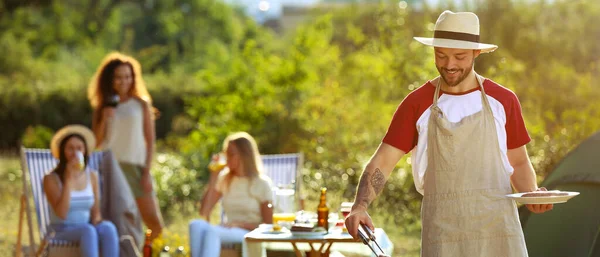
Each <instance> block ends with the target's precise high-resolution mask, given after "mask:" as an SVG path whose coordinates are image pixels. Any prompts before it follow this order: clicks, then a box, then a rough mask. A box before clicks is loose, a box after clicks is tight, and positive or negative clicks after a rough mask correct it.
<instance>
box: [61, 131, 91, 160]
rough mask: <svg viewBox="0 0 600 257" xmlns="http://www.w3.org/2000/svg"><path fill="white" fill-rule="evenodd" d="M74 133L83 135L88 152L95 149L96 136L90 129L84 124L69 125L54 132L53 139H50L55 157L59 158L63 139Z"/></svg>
mask: <svg viewBox="0 0 600 257" xmlns="http://www.w3.org/2000/svg"><path fill="white" fill-rule="evenodd" d="M73 134H77V135H80V136H81V137H83V139H84V140H85V143H86V145H87V152H88V154H90V153H91V152H92V151H93V150H94V147H96V137H95V136H94V133H93V132H92V131H91V130H90V129H88V128H87V127H85V126H82V125H68V126H65V127H63V128H61V129H60V130H59V131H58V132H56V134H54V136H53V137H52V141H50V151H51V152H52V155H54V158H56V159H58V158H59V155H60V143H61V142H62V141H63V139H65V137H67V136H69V135H73Z"/></svg>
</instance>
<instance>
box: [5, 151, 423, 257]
mask: <svg viewBox="0 0 600 257" xmlns="http://www.w3.org/2000/svg"><path fill="white" fill-rule="evenodd" d="M0 188H1V191H0V201H1V202H2V204H1V205H0V219H2V222H0V231H2V233H0V257H9V256H13V254H14V248H15V243H16V241H17V231H18V222H19V217H18V215H19V207H20V205H19V197H20V195H21V192H22V190H21V188H22V182H21V172H20V163H19V159H18V157H17V156H6V155H4V156H0ZM306 206H307V208H310V207H311V206H317V204H316V203H310V202H307V203H306ZM332 206H333V205H332ZM31 209H32V212H33V217H32V222H33V224H34V237H35V241H36V243H39V242H38V240H37V234H36V233H37V221H36V220H35V211H34V208H33V206H32V208H31ZM218 209H219V208H218V206H217V208H215V211H214V212H213V213H212V215H211V219H212V220H213V221H217V222H218V219H219V212H218ZM385 215H386V214H385V210H381V211H378V210H374V211H373V218H374V220H376V221H377V220H393V219H389V218H388V217H385ZM195 218H197V215H196V214H195V212H193V211H186V212H184V213H181V214H180V215H179V216H177V217H173V218H171V219H170V221H167V229H166V231H165V233H164V236H163V239H162V240H163V242H164V243H167V244H168V245H169V246H171V247H172V248H173V247H175V248H176V247H177V246H184V247H185V249H186V252H187V250H188V224H189V222H190V221H191V220H193V219H195ZM24 222H26V220H24ZM377 226H378V227H383V228H385V230H386V233H387V234H388V236H389V237H390V239H391V240H392V242H393V244H394V256H406V257H417V256H419V250H420V246H419V244H420V243H419V242H420V239H419V235H418V233H417V234H414V233H413V234H406V233H404V232H403V231H404V229H401V226H402V225H401V224H377ZM23 233H24V234H23V237H22V240H23V245H29V239H28V236H27V233H28V232H27V229H26V224H24V231H23ZM163 242H156V243H157V244H161V245H162V244H163ZM365 247H366V246H365Z"/></svg>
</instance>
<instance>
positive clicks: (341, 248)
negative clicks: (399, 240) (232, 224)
mask: <svg viewBox="0 0 600 257" xmlns="http://www.w3.org/2000/svg"><path fill="white" fill-rule="evenodd" d="M331 233H340V231H333V232H331ZM375 238H377V240H376V241H377V243H378V244H379V246H381V248H382V249H383V250H384V251H385V253H386V254H387V255H390V256H391V255H392V253H393V250H394V245H393V244H392V241H391V240H390V238H389V237H388V236H387V234H386V233H385V231H384V230H383V229H381V228H376V229H375ZM371 244H372V247H373V249H375V250H377V251H379V249H378V248H377V246H376V245H375V244H374V243H371ZM296 245H297V246H298V249H300V250H301V251H310V246H309V245H308V243H296ZM262 246H263V247H264V248H266V249H269V250H277V251H290V252H293V251H294V248H293V247H292V244H291V243H289V242H269V243H262ZM242 249H244V251H242V256H243V257H259V256H250V255H251V254H249V253H248V251H247V250H246V249H248V248H247V245H246V241H244V242H243V247H242ZM329 251H330V252H336V251H337V252H340V253H342V254H350V253H351V254H353V255H357V254H359V255H361V256H372V257H377V256H376V255H375V254H373V252H372V251H371V249H369V247H368V246H366V245H364V244H363V243H362V242H356V243H333V245H332V246H331V248H330V249H329ZM262 252H263V254H262V257H266V256H265V255H266V254H265V253H266V251H262Z"/></svg>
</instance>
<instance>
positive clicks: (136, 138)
mask: <svg viewBox="0 0 600 257" xmlns="http://www.w3.org/2000/svg"><path fill="white" fill-rule="evenodd" d="M88 98H89V100H90V103H91V105H92V108H93V110H94V115H93V120H92V128H93V130H94V134H95V135H96V140H97V142H99V143H100V147H102V148H107V149H110V150H111V151H112V152H113V153H114V154H115V157H116V159H117V160H118V161H119V166H120V167H121V169H122V170H123V174H124V175H125V178H126V179H127V182H128V184H129V187H130V188H131V191H132V192H133V194H134V197H135V199H136V202H137V206H138V209H139V211H140V214H141V216H142V219H143V221H144V223H145V224H146V226H147V227H148V228H149V229H151V230H152V236H151V238H152V239H153V238H155V237H157V236H158V235H159V234H160V233H161V231H162V228H163V222H162V216H161V214H160V210H159V209H158V200H157V199H156V196H155V194H154V191H153V188H152V187H153V186H152V177H151V174H150V166H151V164H152V155H153V152H154V141H155V125H154V115H153V110H154V108H153V107H152V98H151V97H150V94H149V93H148V90H147V89H146V85H145V84H144V80H143V79H142V71H141V67H140V64H139V62H138V61H137V60H135V59H134V58H132V57H130V56H126V55H123V54H120V53H111V54H109V55H108V56H106V57H105V58H104V60H103V61H102V64H101V65H100V67H99V68H98V70H97V71H96V74H95V75H94V77H93V78H92V81H91V82H90V85H89V87H88Z"/></svg>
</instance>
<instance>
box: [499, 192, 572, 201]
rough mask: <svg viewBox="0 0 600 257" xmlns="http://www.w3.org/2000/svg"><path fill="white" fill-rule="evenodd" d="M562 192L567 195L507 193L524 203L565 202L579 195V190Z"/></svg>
mask: <svg viewBox="0 0 600 257" xmlns="http://www.w3.org/2000/svg"><path fill="white" fill-rule="evenodd" d="M560 192H561V193H567V195H553V196H535V197H522V195H524V194H527V193H531V192H524V193H515V194H509V195H506V197H508V198H510V199H513V200H515V201H517V202H520V203H523V204H551V203H552V204H554V203H564V202H567V201H568V200H569V199H571V198H573V197H575V196H577V195H579V192H571V191H560Z"/></svg>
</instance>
